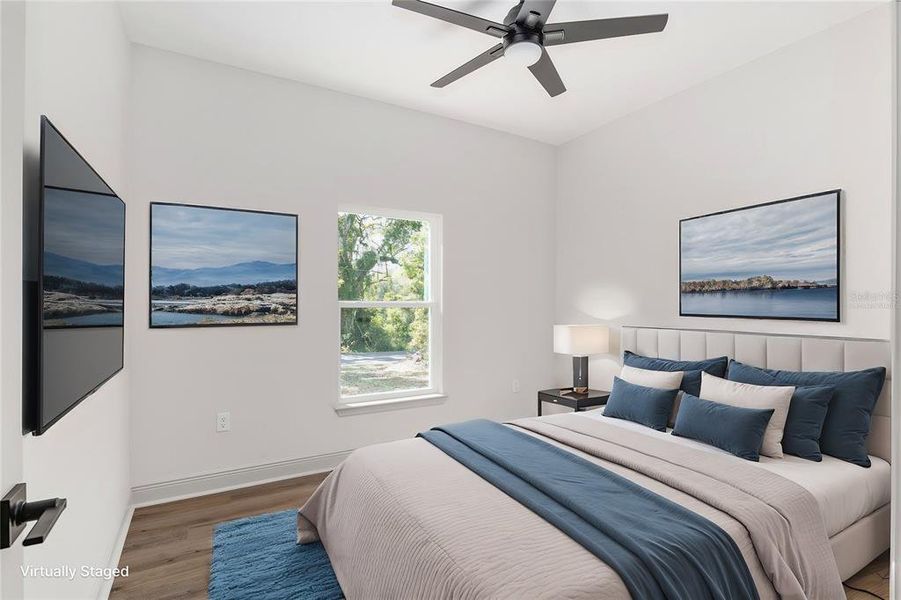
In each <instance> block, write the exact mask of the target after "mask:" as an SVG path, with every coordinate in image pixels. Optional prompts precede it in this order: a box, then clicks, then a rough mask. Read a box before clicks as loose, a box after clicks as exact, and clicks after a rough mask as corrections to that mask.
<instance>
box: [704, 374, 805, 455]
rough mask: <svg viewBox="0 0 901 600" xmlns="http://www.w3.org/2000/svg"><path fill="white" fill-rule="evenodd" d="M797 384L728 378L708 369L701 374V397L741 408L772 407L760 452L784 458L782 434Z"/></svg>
mask: <svg viewBox="0 0 901 600" xmlns="http://www.w3.org/2000/svg"><path fill="white" fill-rule="evenodd" d="M794 392H795V388H794V386H766V385H753V384H750V383H741V382H738V381H729V380H728V379H722V378H720V377H715V376H713V375H711V374H709V373H703V374H702V375H701V396H700V397H701V398H702V399H703V400H712V401H713V402H719V403H720V404H728V405H730V406H740V407H742V408H771V409H773V416H772V417H771V418H770V420H769V423H768V424H767V427H766V432H764V434H763V444H762V445H761V446H760V453H761V454H763V455H764V456H770V457H772V458H782V456H783V454H782V434H783V431H784V430H785V421H786V419H787V418H788V407H789V404H791V399H792V394H793V393H794Z"/></svg>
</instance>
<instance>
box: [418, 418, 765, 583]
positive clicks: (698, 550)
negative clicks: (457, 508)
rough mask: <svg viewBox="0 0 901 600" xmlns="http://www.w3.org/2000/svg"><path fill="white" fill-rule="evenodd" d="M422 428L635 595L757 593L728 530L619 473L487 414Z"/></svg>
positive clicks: (461, 461) (423, 436)
mask: <svg viewBox="0 0 901 600" xmlns="http://www.w3.org/2000/svg"><path fill="white" fill-rule="evenodd" d="M419 436H420V437H422V438H424V439H426V440H427V441H429V442H430V443H432V444H433V445H435V446H436V447H438V448H439V449H441V450H442V451H443V452H445V453H446V454H448V455H449V456H450V457H452V458H453V459H454V460H456V461H458V462H459V463H461V464H463V465H464V466H466V467H467V468H468V469H470V470H471V471H473V472H474V473H476V474H478V475H479V476H480V477H482V478H483V479H485V480H486V481H488V482H489V483H491V484H492V485H494V486H495V487H497V488H498V489H500V490H501V491H503V492H504V493H506V494H507V495H509V496H511V497H512V498H514V499H515V500H517V501H518V502H520V503H521V504H523V505H524V506H526V507H527V508H529V509H530V510H532V511H533V512H535V513H536V514H538V515H539V516H541V517H542V518H543V519H545V520H546V521H547V522H548V523H550V524H551V525H553V526H555V527H557V528H558V529H560V530H561V531H563V532H564V533H566V534H567V535H568V536H569V537H571V538H572V539H573V540H575V541H576V542H578V543H579V544H581V545H582V546H583V547H585V548H586V549H587V550H588V551H589V552H591V553H592V554H594V555H595V556H597V557H598V558H599V559H601V560H603V561H604V562H605V563H607V564H608V565H609V566H610V567H611V568H612V569H614V570H615V571H616V572H617V574H618V575H619V576H620V577H621V578H622V580H623V582H624V583H625V585H626V588H627V589H628V590H629V593H630V594H631V595H632V597H633V598H640V599H642V600H645V599H649V600H650V599H660V600H663V599H665V598H668V599H673V600H678V599H684V600H703V599H707V598H710V599H717V600H719V599H722V600H738V599H743V598H750V599H757V598H758V595H757V589H756V587H755V585H754V581H753V579H752V577H751V573H750V571H749V570H748V566H747V565H746V564H745V561H744V558H743V557H742V555H741V552H740V551H739V549H738V547H737V546H736V545H735V542H734V541H733V540H732V538H731V537H729V536H728V534H726V533H725V532H724V531H723V530H722V529H720V528H719V527H718V526H717V525H716V524H714V523H713V522H711V521H709V520H708V519H706V518H704V517H701V516H699V515H697V514H695V513H693V512H692V511H690V510H687V509H685V508H683V507H682V506H680V505H678V504H676V503H674V502H672V501H671V500H668V499H666V498H664V497H662V496H660V495H658V494H655V493H654V492H651V491H650V490H647V489H645V488H643V487H641V486H640V485H638V484H636V483H634V482H632V481H630V480H628V479H626V478H624V477H622V476H620V475H617V474H616V473H613V472H611V471H609V470H607V469H604V468H603V467H601V466H599V465H597V464H595V463H592V462H590V461H588V460H585V459H583V458H581V457H578V456H576V455H574V454H572V453H570V452H568V451H566V450H563V449H561V448H558V447H556V446H554V445H552V444H549V443H547V442H544V441H542V440H540V439H538V438H535V437H533V436H531V435H528V434H526V433H523V432H521V431H518V430H515V429H512V428H510V427H506V426H504V425H501V424H499V423H494V422H492V421H487V420H483V419H478V420H474V421H466V422H464V423H457V424H453V425H445V426H443V427H436V428H434V429H432V430H430V431H426V432H423V433H420V434H419Z"/></svg>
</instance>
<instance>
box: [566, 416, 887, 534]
mask: <svg viewBox="0 0 901 600" xmlns="http://www.w3.org/2000/svg"><path fill="white" fill-rule="evenodd" d="M577 414H578V415H579V416H584V417H586V418H589V419H598V420H602V421H605V422H607V423H613V424H616V425H618V426H620V427H624V428H626V429H630V430H632V431H639V432H641V433H644V434H647V435H650V436H657V437H659V436H666V437H667V438H670V439H671V440H672V441H673V442H676V443H679V444H683V445H686V446H691V447H694V448H699V449H701V450H706V451H709V452H719V453H724V451H723V450H720V449H719V448H715V447H713V446H708V445H707V444H702V443H700V442H695V441H693V440H689V439H686V438H681V437H676V436H672V435H669V431H672V430H668V431H667V433H663V432H662V431H655V430H653V429H651V428H650V427H645V426H643V425H639V424H637V423H632V422H630V421H624V420H622V419H610V418H607V417H605V416H604V409H603V408H600V409H597V410H591V411H588V412H581V413H577ZM870 460H871V461H872V463H873V465H872V466H871V467H870V468H869V469H865V468H863V467H859V466H857V465H853V464H851V463H848V462H845V461H843V460H839V459H837V458H833V457H831V456H825V455H824V456H823V461H822V462H813V461H810V460H805V459H803V458H799V457H797V456H790V455H787V454H786V455H785V458H770V457H768V456H761V457H760V462H759V463H750V464H756V465H757V466H759V467H760V468H761V469H766V470H767V471H771V472H773V473H775V474H777V475H782V476H783V477H786V478H788V479H790V480H792V481H794V482H795V483H797V484H799V485H800V486H801V487H803V488H805V489H806V490H807V491H809V492H810V493H811V494H812V495H813V497H814V498H816V501H817V504H818V505H819V507H820V512H821V513H822V514H823V521H824V524H825V526H826V533H827V535H829V537H832V536H834V535H835V534H837V533H839V532H841V531H842V530H844V529H845V528H846V527H849V526H851V525H853V524H854V523H856V522H857V521H859V520H860V519H862V518H863V517H865V516H867V515H869V514H870V513H872V512H873V511H874V510H876V509H878V508H881V507H882V506H885V505H886V504H888V503H889V501H890V500H891V495H892V481H891V465H889V463H887V462H886V461H884V460H882V459H881V458H878V457H876V456H871V457H870Z"/></svg>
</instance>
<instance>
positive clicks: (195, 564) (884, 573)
mask: <svg viewBox="0 0 901 600" xmlns="http://www.w3.org/2000/svg"><path fill="white" fill-rule="evenodd" d="M325 475H326V474H325V473H322V474H320V475H309V476H307V477H298V478H296V479H288V480H285V481H278V482H275V483H267V484H264V485H258V486H254V487H249V488H243V489H240V490H235V491H231V492H223V493H221V494H213V495H210V496H202V497H200V498H191V499H189V500H179V501H177V502H169V503H167V504H158V505H156V506H149V507H147V508H139V509H137V510H136V511H135V514H134V518H133V519H132V521H131V527H129V530H128V537H126V539H125V548H124V549H123V551H122V558H121V559H120V560H119V566H120V567H124V566H126V565H128V567H129V576H128V577H119V578H118V579H116V581H115V583H114V585H113V591H112V594H111V595H110V598H112V599H114V600H122V599H126V598H127V599H129V600H131V599H134V600H146V599H151V598H152V599H154V600H170V599H175V598H178V599H185V600H187V599H191V598H206V592H207V580H208V579H209V575H210V558H211V555H212V540H213V527H214V526H215V525H216V524H217V523H221V522H223V521H231V520H232V519H240V518H241V517H248V516H252V515H259V514H263V513H267V512H273V511H277V510H286V509H289V508H297V507H299V506H300V505H301V504H303V503H304V501H306V499H307V498H308V497H309V495H310V494H312V493H313V490H315V489H316V486H318V485H319V483H320V482H321V481H322V480H323V479H324V478H325ZM847 583H848V584H850V585H852V586H854V587H857V588H861V589H863V590H867V591H868V592H869V593H865V592H859V591H855V590H852V589H850V588H848V587H846V588H845V591H846V593H847V595H848V600H873V598H874V596H875V597H876V598H882V599H884V600H887V599H888V552H886V553H885V554H884V555H882V556H880V557H879V558H878V559H876V560H875V561H873V562H872V563H870V564H869V565H868V566H867V567H866V568H864V569H863V570H862V571H861V572H860V573H858V574H857V575H855V576H854V577H852V578H851V579H850V580H849V581H848V582H847ZM870 594H873V595H870Z"/></svg>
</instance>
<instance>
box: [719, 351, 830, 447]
mask: <svg viewBox="0 0 901 600" xmlns="http://www.w3.org/2000/svg"><path fill="white" fill-rule="evenodd" d="M735 364H736V365H737V367H736V368H734V369H733V368H730V369H729V379H730V380H731V381H739V382H741V383H752V384H755V385H760V383H758V381H759V380H758V379H755V378H754V377H753V375H748V373H747V372H746V370H745V369H744V368H743V367H745V366H746V365H743V364H741V363H735ZM746 379H754V381H746ZM764 385H773V384H772V383H767V384H764ZM834 392H835V386H831V385H813V386H807V385H802V386H797V387H796V388H795V393H794V394H792V399H791V405H790V406H789V408H788V418H787V419H786V421H785V430H784V431H783V433H782V451H783V452H784V453H785V454H792V455H794V456H799V457H801V458H805V459H807V460H812V461H815V462H820V461H821V460H823V454H822V453H821V451H820V436H821V435H822V433H823V423H824V421H825V420H826V411H828V410H829V401H830V400H832V394H833V393H834Z"/></svg>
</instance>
